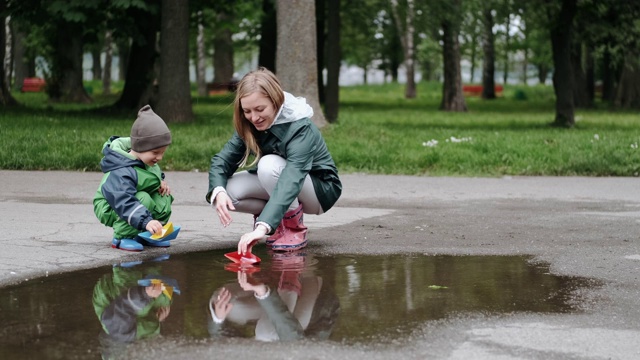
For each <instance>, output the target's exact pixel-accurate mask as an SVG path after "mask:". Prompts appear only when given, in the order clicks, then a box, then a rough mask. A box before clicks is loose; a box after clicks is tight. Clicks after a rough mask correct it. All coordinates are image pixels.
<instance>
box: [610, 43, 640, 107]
mask: <svg viewBox="0 0 640 360" xmlns="http://www.w3.org/2000/svg"><path fill="white" fill-rule="evenodd" d="M639 66H640V61H638V54H637V53H629V54H627V56H626V57H625V62H624V67H623V69H622V75H621V76H620V82H619V85H618V93H617V95H616V100H615V102H614V105H615V106H616V107H619V108H623V109H636V110H637V109H640V68H639Z"/></svg>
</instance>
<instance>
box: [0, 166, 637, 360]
mask: <svg viewBox="0 0 640 360" xmlns="http://www.w3.org/2000/svg"><path fill="white" fill-rule="evenodd" d="M100 178H101V174H99V173H83V172H57V171H54V172H39V171H0V181H1V184H2V186H1V187H0V226H1V229H2V233H3V236H2V237H1V238H0V244H1V245H2V250H1V251H0V258H1V260H0V285H3V286H4V285H11V284H17V283H22V282H25V281H31V280H33V279H34V278H38V277H42V276H48V275H50V274H54V273H60V272H68V271H73V270H77V269H84V268H91V267H97V266H102V265H109V264H117V263H119V262H124V261H132V260H145V259H149V258H152V257H155V256H157V255H158V254H161V253H169V254H179V253H185V252H194V251H202V250H211V249H222V248H229V249H232V248H234V247H235V244H236V243H237V240H238V239H239V237H240V235H241V234H242V233H244V232H246V231H247V230H248V229H249V228H250V226H251V225H250V224H251V217H250V216H247V215H243V214H237V215H236V216H235V217H234V222H233V223H232V225H231V226H229V227H228V228H223V227H222V226H221V225H220V224H219V223H218V222H217V219H216V216H215V212H214V211H213V209H212V208H211V207H209V206H208V205H207V204H206V203H205V201H204V193H205V192H206V189H207V174H206V173H198V172H170V173H168V174H167V180H168V182H169V184H170V186H171V189H172V192H173V194H174V196H175V198H176V200H175V202H174V206H173V212H174V214H173V217H172V221H173V222H174V223H175V224H179V225H181V226H182V231H181V233H180V236H179V238H178V239H177V240H176V241H175V242H174V243H173V245H172V246H171V247H170V248H168V249H157V248H153V249H149V248H147V249H145V251H143V252H140V253H127V252H123V251H119V250H115V249H112V248H111V247H110V239H111V230H110V229H108V228H105V227H104V226H102V225H101V224H100V223H99V222H98V221H97V219H96V218H95V216H94V214H93V208H92V204H91V200H92V198H93V195H94V192H95V191H96V188H97V186H98V183H99V182H100ZM342 180H343V184H344V192H343V196H342V197H341V199H340V201H339V202H338V204H337V205H336V206H335V207H334V208H333V209H331V210H330V211H329V212H327V213H326V214H323V215H321V216H306V218H305V220H306V221H305V222H306V224H307V225H308V227H309V229H310V239H311V240H310V247H309V249H310V250H312V251H315V252H321V253H323V254H404V253H406V254H410V253H411V254H427V255H436V254H451V255H532V256H533V260H532V261H535V262H544V263H548V264H549V268H550V272H551V273H553V274H556V275H564V276H572V277H584V278H588V279H593V283H594V286H593V287H592V288H589V289H586V290H581V291H582V293H581V294H579V295H580V298H581V305H580V306H581V310H580V311H579V312H575V313H570V314H554V315H548V314H535V313H512V314H502V315H499V316H495V315H490V314H477V313H472V314H458V315H456V316H453V317H451V318H448V319H445V320H442V321H438V322H433V323H428V324H425V325H424V327H423V328H421V329H418V330H416V331H415V332H414V333H413V334H412V335H411V336H410V337H409V338H407V339H404V340H403V341H398V344H397V345H389V344H385V345H384V346H375V345H366V346H364V345H363V346H353V345H344V344H336V343H314V342H309V341H302V342H295V343H260V342H256V341H241V340H234V339H227V340H224V341H217V342H215V343H214V342H206V341H205V342H185V341H184V340H177V339H166V338H164V339H162V340H161V341H160V340H156V341H148V342H144V343H141V344H140V346H136V347H135V349H133V350H132V351H133V352H132V353H131V354H130V356H131V357H132V358H140V359H145V358H154V359H170V358H176V357H178V358H205V357H207V358H209V357H217V356H234V357H236V356H241V357H249V356H251V357H256V354H260V356H259V358H261V359H335V358H341V359H365V358H366V359H389V358H393V357H396V358H403V359H425V358H428V359H638V358H640V279H639V277H640V232H639V230H640V229H639V228H640V226H639V222H638V219H639V218H640V192H638V191H637V188H638V181H639V180H638V179H636V178H585V177H505V178H434V177H409V176H377V175H364V174H347V175H343V176H342ZM381 291H384V289H381ZM390 311H393V309H390Z"/></svg>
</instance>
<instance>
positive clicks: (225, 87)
mask: <svg viewBox="0 0 640 360" xmlns="http://www.w3.org/2000/svg"><path fill="white" fill-rule="evenodd" d="M237 86H238V81H237V80H231V82H229V83H219V82H213V83H208V84H207V94H209V95H217V94H226V93H227V92H234V91H236V87H237Z"/></svg>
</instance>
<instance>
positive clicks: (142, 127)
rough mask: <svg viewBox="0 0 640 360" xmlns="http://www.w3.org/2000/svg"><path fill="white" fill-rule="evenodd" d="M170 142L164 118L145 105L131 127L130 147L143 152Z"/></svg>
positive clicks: (169, 133) (169, 132)
mask: <svg viewBox="0 0 640 360" xmlns="http://www.w3.org/2000/svg"><path fill="white" fill-rule="evenodd" d="M170 144H171V131H169V127H167V124H165V122H164V120H162V118H161V117H160V116H158V115H156V113H154V112H153V110H151V106H149V105H145V106H143V107H142V109H140V111H138V118H137V119H136V121H135V122H134V123H133V126H132V127H131V149H132V150H133V151H136V152H145V151H149V150H153V149H157V148H160V147H163V146H166V145H170Z"/></svg>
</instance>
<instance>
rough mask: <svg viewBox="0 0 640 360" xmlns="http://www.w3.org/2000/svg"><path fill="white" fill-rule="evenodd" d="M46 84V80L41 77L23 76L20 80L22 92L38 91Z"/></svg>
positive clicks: (42, 89)
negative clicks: (22, 79) (21, 80)
mask: <svg viewBox="0 0 640 360" xmlns="http://www.w3.org/2000/svg"><path fill="white" fill-rule="evenodd" d="M45 86H47V82H46V81H44V79H41V78H36V77H33V78H25V79H24V81H23V82H22V89H20V90H21V91H22V92H40V91H44V87H45Z"/></svg>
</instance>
